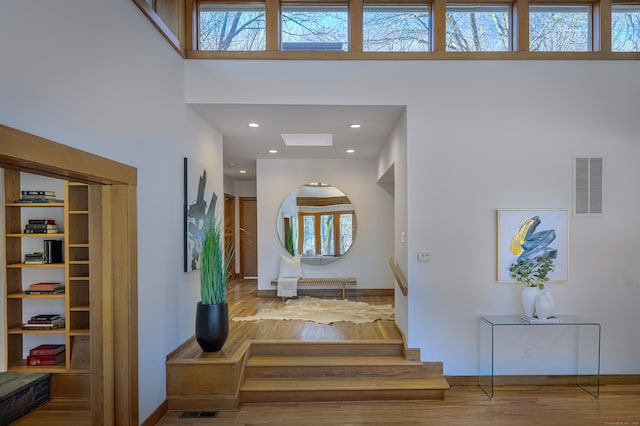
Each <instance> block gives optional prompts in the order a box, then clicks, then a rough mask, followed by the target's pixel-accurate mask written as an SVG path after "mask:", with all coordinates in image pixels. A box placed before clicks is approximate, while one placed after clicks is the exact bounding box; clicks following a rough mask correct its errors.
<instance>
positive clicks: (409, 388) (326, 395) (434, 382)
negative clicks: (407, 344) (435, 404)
mask: <svg viewBox="0 0 640 426" xmlns="http://www.w3.org/2000/svg"><path fill="white" fill-rule="evenodd" d="M448 389H449V383H447V381H446V380H445V379H444V377H431V378H420V379H408V378H371V377H357V378H354V377H348V378H315V379H314V380H310V379H309V378H307V379H291V378H279V379H273V378H261V379H257V378H255V379H247V380H246V381H245V382H244V384H243V385H242V386H241V388H240V400H241V402H243V403H245V402H305V401H374V400H432V399H444V395H445V392H446V390H448Z"/></svg>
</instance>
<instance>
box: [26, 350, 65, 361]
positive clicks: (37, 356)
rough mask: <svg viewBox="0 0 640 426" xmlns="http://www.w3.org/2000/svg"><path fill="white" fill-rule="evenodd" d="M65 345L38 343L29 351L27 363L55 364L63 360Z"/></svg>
mask: <svg viewBox="0 0 640 426" xmlns="http://www.w3.org/2000/svg"><path fill="white" fill-rule="evenodd" d="M64 357H65V345H40V346H36V347H35V348H33V349H31V350H30V351H29V356H27V365H56V364H58V363H61V362H64Z"/></svg>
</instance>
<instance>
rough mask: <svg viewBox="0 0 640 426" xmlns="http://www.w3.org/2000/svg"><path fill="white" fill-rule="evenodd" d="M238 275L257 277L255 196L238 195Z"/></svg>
mask: <svg viewBox="0 0 640 426" xmlns="http://www.w3.org/2000/svg"><path fill="white" fill-rule="evenodd" d="M239 201H240V229H241V234H240V276H241V277H242V278H244V279H257V278H258V209H257V206H258V203H257V199H256V197H240V200H239Z"/></svg>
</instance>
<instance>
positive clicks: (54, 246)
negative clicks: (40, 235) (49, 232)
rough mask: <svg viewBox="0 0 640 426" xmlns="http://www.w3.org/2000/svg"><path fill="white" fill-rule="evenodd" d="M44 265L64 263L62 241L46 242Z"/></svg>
mask: <svg viewBox="0 0 640 426" xmlns="http://www.w3.org/2000/svg"><path fill="white" fill-rule="evenodd" d="M44 263H62V240H44Z"/></svg>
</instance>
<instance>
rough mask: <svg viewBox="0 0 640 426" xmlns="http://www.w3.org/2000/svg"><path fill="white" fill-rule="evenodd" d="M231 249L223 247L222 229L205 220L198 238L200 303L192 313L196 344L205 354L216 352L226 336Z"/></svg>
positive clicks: (214, 223) (218, 224) (227, 328)
mask: <svg viewBox="0 0 640 426" xmlns="http://www.w3.org/2000/svg"><path fill="white" fill-rule="evenodd" d="M233 253H234V251H233V247H232V246H226V247H225V245H224V228H223V227H222V225H221V224H220V222H218V221H215V220H214V219H209V221H208V224H207V226H206V227H205V230H204V235H203V238H202V259H201V262H200V302H198V306H197V310H196V333H195V337H196V341H197V342H198V344H199V345H200V347H201V348H202V350H203V351H205V352H217V351H219V350H220V349H222V347H223V346H224V343H225V342H226V340H227V337H228V336H229V308H228V305H227V283H228V281H229V279H230V275H231V272H230V270H229V265H230V264H231V260H232V258H233Z"/></svg>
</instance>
